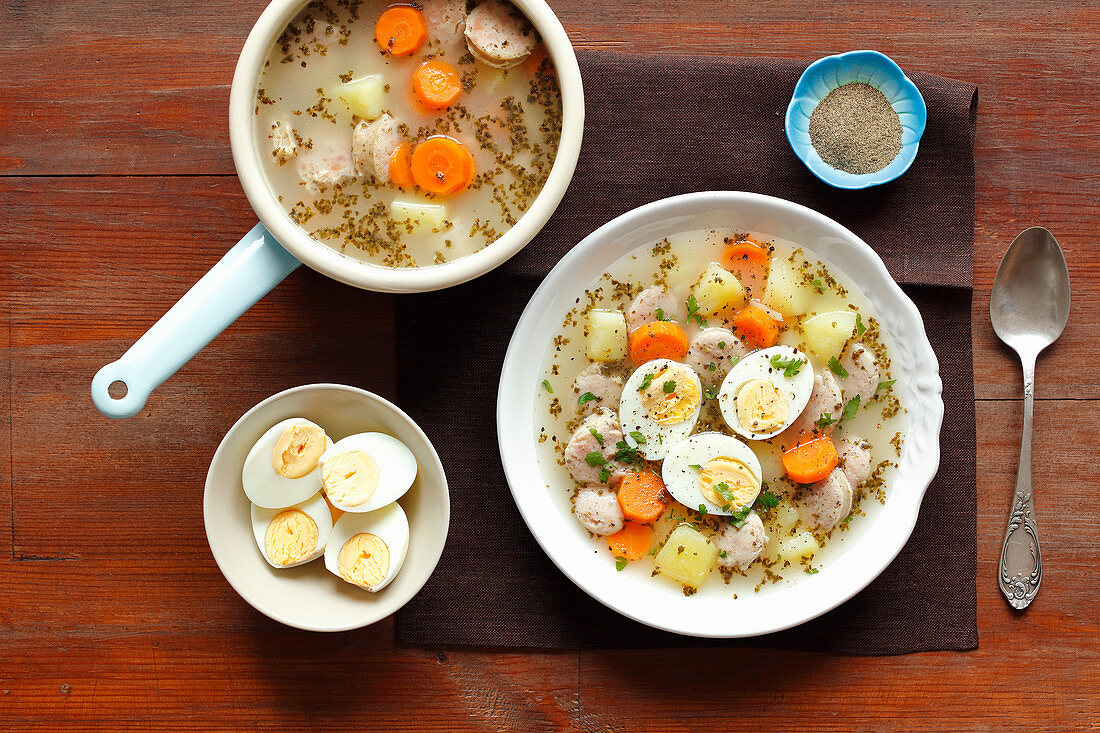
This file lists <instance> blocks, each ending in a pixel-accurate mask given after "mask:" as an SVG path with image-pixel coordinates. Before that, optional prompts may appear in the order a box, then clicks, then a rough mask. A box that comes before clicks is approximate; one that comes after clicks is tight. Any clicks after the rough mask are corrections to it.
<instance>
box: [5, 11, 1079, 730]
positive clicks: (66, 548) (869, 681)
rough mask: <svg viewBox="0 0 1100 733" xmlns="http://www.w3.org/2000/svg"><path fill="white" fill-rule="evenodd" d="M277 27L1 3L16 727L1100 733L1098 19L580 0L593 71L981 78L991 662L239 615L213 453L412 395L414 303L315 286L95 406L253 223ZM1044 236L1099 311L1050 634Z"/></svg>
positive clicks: (1051, 447)
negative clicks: (246, 185)
mask: <svg viewBox="0 0 1100 733" xmlns="http://www.w3.org/2000/svg"><path fill="white" fill-rule="evenodd" d="M263 5H264V3H263V0H232V1H230V0H203V1H202V2H199V1H198V0H181V1H179V2H167V3H161V2H148V1H147V0H62V1H60V2H46V0H37V1H34V0H7V1H6V2H5V3H3V6H2V10H0V19H2V27H3V29H4V33H5V41H4V43H3V45H2V47H0V67H2V68H4V69H5V70H6V73H5V74H4V75H3V76H4V82H3V86H2V88H0V130H2V134H0V175H2V176H3V177H2V178H0V216H2V220H3V222H4V226H3V228H2V230H0V247H2V249H0V255H2V257H3V265H2V267H0V304H2V306H3V322H2V326H0V328H2V331H0V347H2V348H3V349H4V356H3V357H0V375H2V380H0V383H2V387H3V389H4V390H5V391H6V395H7V399H6V401H0V404H2V405H4V407H3V409H4V410H6V412H7V415H8V417H7V420H5V421H4V422H6V423H7V430H3V429H0V446H2V448H3V450H6V451H7V452H8V453H9V456H10V460H4V461H0V477H3V478H2V480H3V481H4V482H5V483H7V484H8V485H9V487H10V488H9V490H8V491H0V538H2V540H0V541H2V542H3V544H4V545H7V544H8V542H9V539H10V547H5V548H4V550H3V552H0V729H3V730H23V729H33V728H43V729H48V730H68V729H72V730H87V729H90V728H93V727H100V728H103V729H109V730H121V729H128V728H141V729H152V728H170V729H188V730H215V729H223V728H224V729H286V728H294V729H297V728H303V729H305V728H307V726H308V729H314V730H319V729H324V730H329V729H338V728H345V727H347V728H351V727H354V728H359V729H367V730H413V729H426V730H448V731H452V730H497V729H500V730H504V729H507V730H564V729H577V730H608V731H636V730H663V731H680V730H696V729H702V728H704V727H711V726H713V727H714V728H719V729H729V728H734V727H737V726H743V727H744V728H746V729H757V730H759V729H764V728H765V727H767V728H768V729H776V730H779V729H793V730H843V729H864V730H885V729H913V730H932V729H943V730H964V729H965V730H969V729H975V730H992V729H1000V728H1012V729H1027V730H1051V731H1065V730H1073V729H1087V728H1094V729H1095V728H1097V727H1100V631H1098V628H1100V627H1098V622H1097V616H1098V607H1100V603H1098V602H1100V570H1098V567H1100V563H1098V559H1100V539H1098V535H1100V531H1098V520H1097V510H1096V501H1097V497H1098V493H1097V490H1096V488H1095V481H1096V471H1095V468H1094V467H1095V466H1096V462H1097V458H1096V455H1097V451H1098V449H1100V444H1098V443H1100V441H1098V440H1097V436H1098V435H1100V417H1098V415H1100V411H1098V409H1097V408H1098V406H1100V402H1098V400H1100V378H1098V376H1100V372H1098V370H1097V366H1096V363H1097V358H1098V357H1100V349H1098V348H1097V340H1096V337H1095V333H1096V326H1095V324H1096V323H1097V322H1098V321H1100V299H1098V280H1100V246H1098V242H1097V238H1098V237H1100V207H1098V204H1097V195H1098V194H1100V166H1098V165H1097V164H1098V162H1100V143H1098V140H1100V123H1098V120H1100V117H1098V115H1097V113H1096V100H1097V99H1100V83H1098V81H1097V79H1098V72H1100V65H1098V60H1100V48H1098V44H1100V7H1098V6H1097V4H1095V3H1092V2H1052V3H1033V2H1027V1H1021V0H1002V1H1001V2H997V3H993V2H989V3H979V2H965V1H962V0H957V1H956V2H936V3H925V2H916V1H915V0H910V1H908V2H899V3H894V4H891V3H884V2H881V1H880V0H878V1H874V2H870V1H868V2H861V1H860V0H838V2H835V3H813V4H807V3H804V2H801V1H797V0H769V1H768V2H759V1H758V0H746V1H745V2H737V3H734V2H717V1H714V0H690V2H687V3H670V2H666V1H663V0H644V1H636V0H605V2H599V3H596V2H580V1H579V0H575V1H573V2H565V1H564V0H558V1H557V2H554V3H553V5H554V7H555V10H556V11H557V12H558V14H559V16H560V17H561V20H562V22H563V23H564V25H565V28H566V30H567V31H568V32H569V34H570V36H571V38H572V39H573V41H574V42H575V43H576V45H577V46H578V47H581V48H619V49H630V50H650V51H658V52H661V51H679V52H698V53H705V54H732V55H752V56H766V55H776V56H789V57H801V58H810V57H819V56H822V55H825V54H829V53H834V52H839V51H843V50H849V49H853V48H868V47H871V48H877V49H880V50H882V51H884V52H886V53H888V54H890V55H891V56H893V57H894V58H895V59H896V60H897V61H898V62H900V63H901V65H902V66H905V67H907V68H912V69H919V70H922V71H930V72H934V73H939V74H942V75H947V76H954V77H957V78H960V79H965V80H969V81H972V82H975V83H977V84H978V85H979V87H980V106H979V115H978V131H977V143H976V151H975V155H976V159H977V205H976V209H977V212H976V215H977V223H976V227H975V257H974V281H975V297H974V306H973V308H974V310H973V312H974V380H975V384H976V393H977V420H978V496H979V501H978V548H979V554H978V626H979V630H980V634H981V646H980V648H979V649H978V650H977V651H974V652H971V653H965V654H960V653H928V654H914V655H910V656H904V657H894V658H845V657H835V656H826V655H820V654H806V653H795V652H778V651H751V650H746V651H730V650H726V649H721V650H719V649H715V650H702V651H700V650H696V651H692V652H684V651H677V650H666V651H599V652H581V653H576V652H560V653H526V652H502V651H493V650H479V651H446V652H439V653H437V652H436V651H432V650H409V649H401V648H396V647H395V645H394V642H393V628H392V623H391V622H388V621H387V622H385V623H381V624H379V625H377V626H375V627H373V628H369V629H366V630H362V631H359V632H352V633H346V634H338V635H330V636H324V635H314V634H309V633H304V632H297V631H292V630H288V629H285V628H283V627H281V626H279V625H278V624H276V623H274V622H272V621H269V620H268V619H266V618H265V617H263V616H261V615H260V614H259V613H257V612H255V611H253V610H252V609H251V608H250V607H248V606H247V605H246V604H245V603H244V602H243V601H241V600H240V599H239V598H238V597H237V596H236V595H235V594H234V592H233V591H232V589H231V588H230V587H229V585H228V584H227V583H226V582H225V581H224V580H223V578H222V576H221V575H220V574H219V572H218V569H217V567H216V566H215V564H214V562H213V559H212V557H211V555H210V552H209V550H208V548H207V545H206V538H205V534H204V531H203V523H202V505H201V497H202V487H203V479H204V476H205V471H206V467H207V464H208V462H209V460H210V457H211V455H212V454H213V451H214V448H215V447H216V446H217V444H218V441H219V440H220V439H221V437H222V435H223V434H224V433H225V431H226V430H227V429H228V428H229V426H230V425H231V424H232V422H233V421H234V420H235V419H236V418H237V417H238V416H239V415H240V414H241V413H243V412H244V411H245V410H247V409H248V408H249V407H251V406H252V405H253V404H254V403H256V402H257V401H259V400H260V399H262V398H263V397H266V396H267V395H269V394H271V393H274V392H276V391H278V390H281V389H283V388H286V387H289V386H293V385H297V384H302V383H307V382H314V381H337V382H347V383H350V384H356V385H360V386H364V387H368V388H371V389H374V390H376V391H379V392H381V393H383V394H392V393H393V391H394V367H393V358H392V357H393V351H394V338H393V333H394V324H393V319H392V313H393V302H392V299H391V298H390V297H387V296H381V295H376V294H371V293H366V292H361V291H358V290H355V289H352V288H349V287H345V286H343V285H339V284H337V283H335V282H333V281H330V280H327V279H325V278H323V277H321V276H319V275H317V274H316V273H313V272H311V271H309V270H307V269H306V268H301V269H300V270H299V271H297V272H296V273H294V274H293V275H292V276H291V277H290V278H289V279H288V280H287V282H285V283H284V284H283V285H281V286H279V287H278V288H277V289H276V290H275V291H274V292H273V293H272V294H271V295H270V296H268V297H267V298H266V299H264V300H263V302H262V303H260V304H259V305H257V306H256V307H254V308H253V309H252V310H251V311H249V312H248V313H247V314H246V315H245V316H244V317H243V318H241V319H240V320H239V321H238V322H237V323H235V324H234V325H233V326H231V327H230V328H229V329H228V330H227V331H226V332H225V333H224V334H223V335H222V336H220V337H219V338H217V339H216V340H215V341H214V342H213V343H212V344H211V345H210V346H208V347H207V348H206V349H205V350H204V351H203V352H202V353H200V354H199V355H198V356H197V357H196V358H195V359H193V360H192V361H191V362H190V363H189V364H188V365H187V366H186V367H184V369H183V370H182V371H180V373H179V374H178V375H177V376H176V377H174V378H173V379H171V380H169V381H168V382H167V383H166V384H165V385H164V386H163V387H161V388H160V389H159V390H158V391H157V392H156V393H155V394H154V396H153V397H152V399H150V401H149V404H148V407H147V409H145V410H143V411H142V413H141V414H140V415H139V416H138V417H135V418H133V419H131V420H128V421H122V422H113V421H110V420H107V419H106V418H103V417H102V416H100V415H99V414H98V413H97V412H96V411H95V410H94V409H93V408H92V405H91V403H90V400H89V398H88V388H89V381H90V379H91V376H92V374H93V373H94V372H95V371H96V369H97V368H98V367H99V366H101V365H103V364H105V363H107V362H109V361H112V360H113V359H115V358H117V357H118V356H119V355H120V354H122V352H123V351H125V349H126V348H127V347H128V346H129V345H130V344H131V343H132V342H133V341H134V340H135V339H136V338H138V336H140V335H141V334H142V333H143V332H144V330H145V329H146V328H147V327H148V326H149V325H150V324H151V323H152V322H153V321H154V320H155V319H156V318H157V317H159V316H160V314H161V313H162V312H164V311H165V310H166V309H167V308H169V307H170V306H171V305H172V304H173V303H174V302H175V301H176V299H177V298H179V297H180V296H181V295H182V294H183V293H184V292H185V291H186V290H187V288H188V287H189V286H190V285H191V283H193V282H194V281H195V280H196V279H197V278H199V277H200V276H201V275H202V273H203V272H205V271H206V270H207V268H209V267H210V266H211V265H212V264H214V262H215V261H217V259H218V258H219V257H220V256H221V254H222V253H223V252H224V251H225V250H226V249H227V247H228V246H229V245H230V244H231V243H232V241H235V239H236V236H239V234H241V233H243V232H244V231H246V230H247V229H248V228H249V227H250V226H251V225H252V223H253V221H254V217H253V214H252V212H251V210H250V209H249V206H248V204H247V202H246V201H245V198H244V196H243V194H242V192H241V189H240V186H239V184H238V182H237V179H236V178H235V176H234V174H233V166H232V161H231V158H230V151H229V139H228V132H227V129H226V108H227V103H228V96H229V82H230V79H231V76H232V71H233V66H234V63H235V61H236V57H237V53H238V51H239V49H240V47H241V44H242V42H243V39H244V38H245V36H246V35H247V33H248V30H249V28H250V26H251V24H252V23H253V21H254V20H255V18H256V17H257V15H258V14H259V13H260V11H261V10H262V8H263ZM590 103H598V100H590ZM1031 224H1042V225H1045V226H1047V227H1048V228H1050V229H1051V230H1052V231H1053V232H1054V233H1055V235H1056V236H1057V237H1058V239H1059V241H1060V242H1061V243H1062V246H1063V247H1064V249H1065V252H1066V256H1067V259H1068V260H1069V264H1070V270H1071V273H1072V277H1073V311H1072V317H1071V319H1070V322H1069V326H1068V328H1067V329H1066V332H1065V334H1064V336H1063V338H1062V340H1061V341H1059V342H1058V344H1057V345H1056V346H1055V347H1054V348H1053V349H1051V350H1050V351H1049V352H1048V353H1047V354H1046V355H1045V356H1044V357H1043V358H1042V359H1041V361H1040V367H1039V369H1040V372H1039V386H1038V397H1039V401H1038V403H1037V407H1036V424H1035V429H1036V437H1035V447H1036V457H1037V458H1036V467H1035V480H1036V484H1037V494H1038V497H1037V509H1036V511H1037V515H1038V521H1039V527H1040V533H1041V537H1042V543H1043V544H1042V546H1043V553H1044V555H1043V559H1044V565H1045V567H1044V580H1043V586H1042V590H1041V592H1040V593H1039V596H1038V598H1037V600H1036V601H1035V602H1034V603H1033V604H1032V606H1031V608H1030V609H1029V610H1028V611H1027V612H1026V613H1022V614H1021V613H1015V612H1013V611H1011V610H1010V609H1009V608H1008V606H1007V605H1006V604H1005V602H1004V601H1003V599H1002V598H1001V596H1000V593H999V591H998V590H997V585H996V582H995V565H996V561H997V557H998V553H999V550H1000V541H1001V535H1002V532H1003V530H1004V523H1005V517H1006V514H1007V509H1008V504H1009V497H1010V494H1011V490H1012V484H1013V478H1014V475H1015V469H1016V453H1017V445H1018V440H1019V430H1020V421H1021V403H1020V396H1021V388H1020V378H1019V372H1018V367H1017V365H1016V363H1015V361H1014V359H1013V357H1012V355H1011V354H1010V353H1009V352H1008V351H1007V350H1006V349H1004V348H1002V347H1001V346H1000V345H999V344H998V342H997V341H996V340H995V338H994V336H993V333H992V331H991V329H990V327H989V325H988V315H987V313H988V312H987V308H988V300H989V290H990V284H991V282H992V279H993V274H994V272H995V270H996V266H997V262H998V259H999V257H1000V255H1001V253H1002V252H1003V250H1004V249H1005V248H1006V247H1007V245H1008V243H1009V242H1010V241H1011V240H1012V238H1013V236H1014V235H1015V234H1016V233H1017V232H1019V231H1020V230H1022V229H1023V228H1025V227H1026V226H1029V225H1031ZM318 323H322V324H324V327H323V328H320V329H319V328H318V327H317V324H318ZM1090 467H1092V468H1090ZM5 474H6V475H5ZM9 549H10V552H9Z"/></svg>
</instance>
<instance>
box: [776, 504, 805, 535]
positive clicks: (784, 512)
mask: <svg viewBox="0 0 1100 733" xmlns="http://www.w3.org/2000/svg"><path fill="white" fill-rule="evenodd" d="M798 519H799V516H798V509H796V508H795V507H794V506H793V505H792V504H791V503H790V502H788V501H781V502H779V504H778V505H777V506H776V507H775V522H776V524H778V525H779V526H780V528H782V529H784V530H789V529H791V528H792V527H794V526H795V525H796V524H798Z"/></svg>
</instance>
